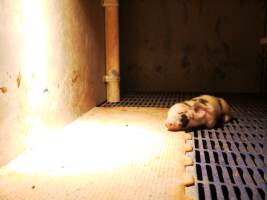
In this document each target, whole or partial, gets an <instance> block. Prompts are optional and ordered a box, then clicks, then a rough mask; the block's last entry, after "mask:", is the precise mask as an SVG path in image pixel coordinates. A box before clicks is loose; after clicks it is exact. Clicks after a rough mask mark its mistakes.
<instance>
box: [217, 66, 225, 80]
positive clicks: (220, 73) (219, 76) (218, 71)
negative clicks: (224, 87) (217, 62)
mask: <svg viewBox="0 0 267 200" xmlns="http://www.w3.org/2000/svg"><path fill="white" fill-rule="evenodd" d="M215 75H216V76H217V77H218V78H219V79H221V80H224V79H225V78H226V73H225V72H224V71H223V70H222V69H220V68H218V67H216V68H215Z"/></svg>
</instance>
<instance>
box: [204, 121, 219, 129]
mask: <svg viewBox="0 0 267 200" xmlns="http://www.w3.org/2000/svg"><path fill="white" fill-rule="evenodd" d="M216 123H217V122H216V120H215V119H208V120H207V123H206V126H207V128H214V126H215V125H216Z"/></svg>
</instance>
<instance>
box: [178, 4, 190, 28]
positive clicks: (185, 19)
mask: <svg viewBox="0 0 267 200" xmlns="http://www.w3.org/2000/svg"><path fill="white" fill-rule="evenodd" d="M177 2H178V4H179V6H181V7H182V8H183V10H182V11H183V23H184V24H187V23H188V20H189V7H190V6H189V5H188V4H189V3H190V2H189V0H177Z"/></svg>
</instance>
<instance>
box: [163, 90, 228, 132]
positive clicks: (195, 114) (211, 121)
mask: <svg viewBox="0 0 267 200" xmlns="http://www.w3.org/2000/svg"><path fill="white" fill-rule="evenodd" d="M231 118H232V112H231V108H230V106H229V105H228V104H227V103H226V101H225V100H224V99H222V98H218V97H214V96H210V95H201V96H199V97H195V98H193V99H191V100H188V101H184V102H180V103H176V104H174V105H173V106H172V107H171V108H170V109H169V111H168V117H167V120H166V122H165V126H166V127H167V128H168V130H169V131H178V130H184V129H188V128H195V127H199V126H203V125H205V126H206V127H207V128H213V127H214V126H215V125H216V124H217V122H218V120H219V119H223V122H225V123H226V122H228V121H230V120H231Z"/></svg>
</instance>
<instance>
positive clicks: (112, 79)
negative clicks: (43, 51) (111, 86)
mask: <svg viewBox="0 0 267 200" xmlns="http://www.w3.org/2000/svg"><path fill="white" fill-rule="evenodd" d="M103 79H104V82H105V83H109V82H119V81H120V77H119V76H115V75H111V76H108V75H106V76H104V77H103Z"/></svg>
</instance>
